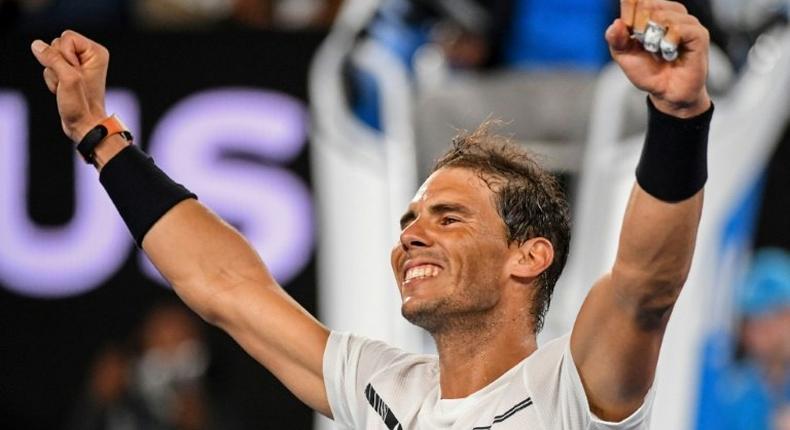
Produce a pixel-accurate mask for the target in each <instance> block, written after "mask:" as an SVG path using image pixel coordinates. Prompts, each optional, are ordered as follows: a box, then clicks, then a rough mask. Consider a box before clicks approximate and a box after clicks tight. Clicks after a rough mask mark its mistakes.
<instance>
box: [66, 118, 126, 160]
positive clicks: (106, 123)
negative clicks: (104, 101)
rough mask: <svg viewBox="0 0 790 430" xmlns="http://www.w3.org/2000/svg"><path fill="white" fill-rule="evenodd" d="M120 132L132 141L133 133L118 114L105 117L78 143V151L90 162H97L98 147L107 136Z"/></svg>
mask: <svg viewBox="0 0 790 430" xmlns="http://www.w3.org/2000/svg"><path fill="white" fill-rule="evenodd" d="M115 134H120V135H121V137H123V138H124V139H126V141H127V142H131V141H132V133H131V132H129V130H128V129H127V128H126V126H125V125H124V124H123V122H121V119H120V118H118V117H117V116H116V115H114V114H113V115H110V116H108V117H107V118H104V119H103V120H102V122H100V123H99V125H97V126H96V127H93V128H92V129H91V131H89V132H88V134H86V135H85V137H83V138H82V140H81V141H80V143H79V144H78V145H77V151H78V152H79V153H80V155H82V158H83V159H84V160H85V162H86V163H88V164H94V165H95V164H96V160H95V157H96V154H95V153H94V151H95V150H96V147H97V146H98V145H99V144H100V143H101V142H102V141H103V140H104V139H106V138H108V137H110V136H112V135H115Z"/></svg>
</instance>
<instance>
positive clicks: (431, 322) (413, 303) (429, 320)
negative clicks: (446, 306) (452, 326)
mask: <svg viewBox="0 0 790 430" xmlns="http://www.w3.org/2000/svg"><path fill="white" fill-rule="evenodd" d="M439 308H440V306H439V304H438V303H435V302H434V303H431V302H428V301H426V300H419V299H417V298H414V297H412V298H411V299H410V300H408V301H406V302H405V303H403V305H402V306H401V309H400V311H401V315H403V318H406V321H408V322H410V323H412V324H414V325H416V326H417V327H420V328H422V329H425V330H427V331H428V332H434V331H436V330H438V329H439V328H440V321H441V320H442V319H443V318H442V316H441V313H440V312H439Z"/></svg>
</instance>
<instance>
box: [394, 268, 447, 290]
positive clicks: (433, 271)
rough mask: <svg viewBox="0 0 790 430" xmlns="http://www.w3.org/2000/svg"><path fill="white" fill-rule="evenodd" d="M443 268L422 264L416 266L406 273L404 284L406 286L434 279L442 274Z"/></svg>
mask: <svg viewBox="0 0 790 430" xmlns="http://www.w3.org/2000/svg"><path fill="white" fill-rule="evenodd" d="M441 270H442V269H441V267H439V266H434V265H433V264H422V265H419V266H415V267H412V268H410V269H409V270H407V271H406V276H405V277H404V280H403V284H404V285H406V284H408V283H409V282H412V281H414V280H417V279H424V278H432V277H434V276H436V275H438V274H439V272H441Z"/></svg>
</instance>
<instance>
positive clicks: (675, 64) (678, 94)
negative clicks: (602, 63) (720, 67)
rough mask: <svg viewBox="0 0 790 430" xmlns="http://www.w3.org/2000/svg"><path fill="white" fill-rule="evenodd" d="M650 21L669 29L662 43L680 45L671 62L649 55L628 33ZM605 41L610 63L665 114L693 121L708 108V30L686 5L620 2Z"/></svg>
mask: <svg viewBox="0 0 790 430" xmlns="http://www.w3.org/2000/svg"><path fill="white" fill-rule="evenodd" d="M648 21H653V22H655V23H657V24H659V25H661V26H663V27H664V28H666V29H667V33H666V36H665V39H666V41H667V42H670V43H674V44H675V45H676V46H678V51H679V57H678V58H677V59H676V60H675V61H672V62H668V61H664V60H663V59H662V58H661V57H660V55H658V56H655V55H654V54H652V53H650V52H647V51H645V50H644V48H643V47H642V45H641V43H639V42H638V41H637V40H634V39H632V38H631V35H630V33H629V29H631V30H633V31H635V32H640V31H644V30H645V28H646V27H647V22H648ZM606 41H607V42H608V43H609V50H610V52H611V53H612V57H613V58H614V61H615V62H617V64H618V65H619V66H620V68H621V69H622V70H623V72H625V75H626V76H627V77H628V79H629V80H630V81H631V83H633V84H634V86H636V87H637V88H639V89H640V90H643V91H646V92H648V93H649V94H650V98H651V100H652V101H653V104H654V105H655V106H656V108H658V109H659V110H661V111H662V112H664V113H667V114H670V115H674V116H678V117H684V118H685V117H691V116H695V115H698V114H700V113H702V112H705V111H706V110H707V109H708V108H709V107H710V97H709V96H708V92H707V90H706V88H705V80H706V78H707V75H708V48H709V46H710V36H709V34H708V30H707V29H706V28H705V27H703V26H702V24H700V22H699V20H697V18H695V17H693V16H691V15H689V14H688V11H687V10H686V8H685V6H683V5H682V4H680V3H678V2H674V1H665V0H621V1H620V18H619V19H616V20H615V21H614V23H612V25H611V26H609V28H608V29H607V30H606Z"/></svg>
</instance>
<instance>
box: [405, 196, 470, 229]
mask: <svg viewBox="0 0 790 430" xmlns="http://www.w3.org/2000/svg"><path fill="white" fill-rule="evenodd" d="M428 212H430V213H431V214H432V215H442V214H446V213H457V214H461V215H467V216H468V215H471V214H472V210H471V209H469V208H468V207H466V206H464V205H462V204H460V203H436V204H433V205H431V206H430V207H429V208H428ZM416 218H417V214H415V213H414V211H413V210H411V209H409V210H408V211H406V213H405V214H403V216H402V217H401V218H400V228H401V230H403V229H404V228H406V226H407V225H409V223H411V222H412V221H414V220H415V219H416Z"/></svg>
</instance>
